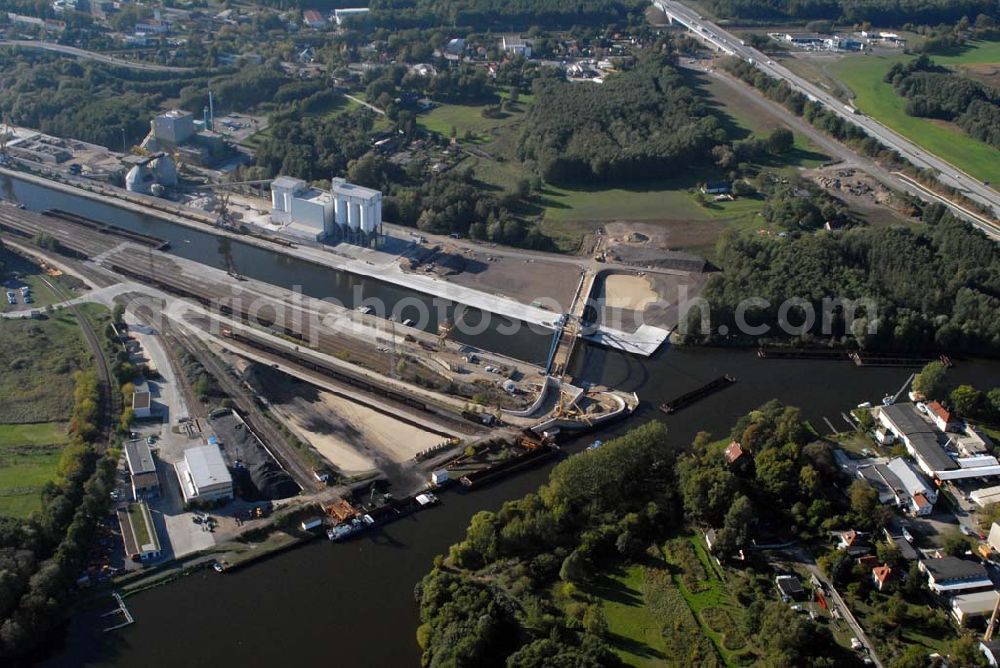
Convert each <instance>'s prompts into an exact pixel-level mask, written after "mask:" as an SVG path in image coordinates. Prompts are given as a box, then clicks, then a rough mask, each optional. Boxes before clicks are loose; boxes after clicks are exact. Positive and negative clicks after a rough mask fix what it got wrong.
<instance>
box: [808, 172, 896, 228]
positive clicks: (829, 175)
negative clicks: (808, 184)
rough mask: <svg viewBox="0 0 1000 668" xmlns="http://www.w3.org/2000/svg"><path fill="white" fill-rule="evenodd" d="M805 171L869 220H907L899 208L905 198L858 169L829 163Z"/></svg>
mask: <svg viewBox="0 0 1000 668" xmlns="http://www.w3.org/2000/svg"><path fill="white" fill-rule="evenodd" d="M805 175H806V176H807V177H809V178H811V179H812V180H813V181H815V182H816V183H817V184H818V185H819V186H820V187H821V188H823V189H824V190H826V191H827V192H829V193H830V194H832V195H834V196H836V197H838V198H840V199H841V200H843V201H844V202H846V203H847V204H848V205H849V206H850V207H851V208H852V209H854V210H855V211H857V212H858V213H860V214H861V215H862V216H864V218H865V219H866V220H867V221H868V222H869V223H872V224H880V223H881V224H888V223H899V222H911V221H909V220H908V219H907V217H906V215H905V213H904V212H903V207H904V206H905V202H903V201H902V200H900V199H899V198H898V197H897V196H896V195H895V194H894V193H893V192H892V191H891V190H889V189H888V188H886V187H885V186H884V185H882V184H881V183H879V182H878V181H876V180H875V179H874V178H872V177H871V176H869V175H868V174H866V173H865V172H863V171H861V170H859V169H856V168H853V167H846V168H845V167H838V166H836V165H833V166H830V167H820V168H817V169H814V170H810V171H808V172H806V173H805Z"/></svg>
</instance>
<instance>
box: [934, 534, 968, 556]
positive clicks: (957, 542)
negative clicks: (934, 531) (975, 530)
mask: <svg viewBox="0 0 1000 668" xmlns="http://www.w3.org/2000/svg"><path fill="white" fill-rule="evenodd" d="M971 547H972V544H971V543H970V541H969V539H968V538H967V537H965V536H964V535H963V534H961V533H959V532H958V531H953V532H952V533H950V534H948V535H947V536H946V537H945V539H944V542H943V543H942V544H941V550H942V551H943V552H944V553H945V554H949V555H951V556H953V557H961V556H962V555H964V554H965V553H966V552H967V551H969V549H970V548H971Z"/></svg>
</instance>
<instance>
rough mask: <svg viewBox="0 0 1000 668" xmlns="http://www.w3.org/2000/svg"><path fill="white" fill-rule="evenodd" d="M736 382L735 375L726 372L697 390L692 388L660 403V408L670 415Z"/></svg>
mask: <svg viewBox="0 0 1000 668" xmlns="http://www.w3.org/2000/svg"><path fill="white" fill-rule="evenodd" d="M735 382H736V377H735V376H730V375H729V374H726V375H725V376H719V377H718V378H716V379H715V380H713V381H712V382H710V383H706V384H705V385H702V386H701V387H699V388H698V389H696V390H691V391H690V392H688V393H686V394H682V395H681V396H679V397H677V398H676V399H673V400H671V401H667V402H666V403H663V404H660V410H661V411H663V412H664V413H666V414H667V415H670V414H671V413H674V412H676V411H679V410H680V409H682V408H684V407H685V406H690V405H691V404H693V403H694V402H696V401H699V400H701V399H704V398H705V397H707V396H708V395H710V394H714V393H716V392H718V391H719V390H724V389H725V388H727V387H729V386H730V385H732V384H733V383H735Z"/></svg>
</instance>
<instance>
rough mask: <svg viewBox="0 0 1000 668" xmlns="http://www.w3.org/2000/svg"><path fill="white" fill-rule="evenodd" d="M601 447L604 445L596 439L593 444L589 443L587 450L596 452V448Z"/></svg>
mask: <svg viewBox="0 0 1000 668" xmlns="http://www.w3.org/2000/svg"><path fill="white" fill-rule="evenodd" d="M602 445H604V441H602V440H601V439H597V440H596V441H594V442H593V443H591V444H590V445H588V446H587V449H588V450H596V449H597V448H599V447H601V446H602Z"/></svg>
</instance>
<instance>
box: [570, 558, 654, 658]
mask: <svg viewBox="0 0 1000 668" xmlns="http://www.w3.org/2000/svg"><path fill="white" fill-rule="evenodd" d="M642 568H643V567H642V566H637V565H633V566H628V567H622V568H619V569H617V570H615V571H613V572H611V573H609V574H607V575H604V576H602V577H601V578H600V579H599V580H598V581H597V582H596V583H595V584H594V586H593V587H591V588H589V589H588V593H589V594H591V595H593V596H596V597H597V598H599V599H600V600H601V605H602V607H603V608H604V616H605V618H606V619H607V621H608V631H609V636H610V638H609V639H610V642H611V643H612V645H613V646H614V648H615V653H617V654H618V656H619V657H621V659H622V661H624V662H625V663H626V664H627V665H629V666H638V667H644V666H663V665H666V661H665V658H666V656H667V654H666V652H667V646H666V643H665V642H664V641H663V636H662V635H661V633H660V624H659V622H658V621H657V620H656V619H655V618H654V617H653V614H652V612H651V611H650V610H649V609H648V608H647V607H646V605H645V604H644V602H643V599H642V581H643V572H642Z"/></svg>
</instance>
